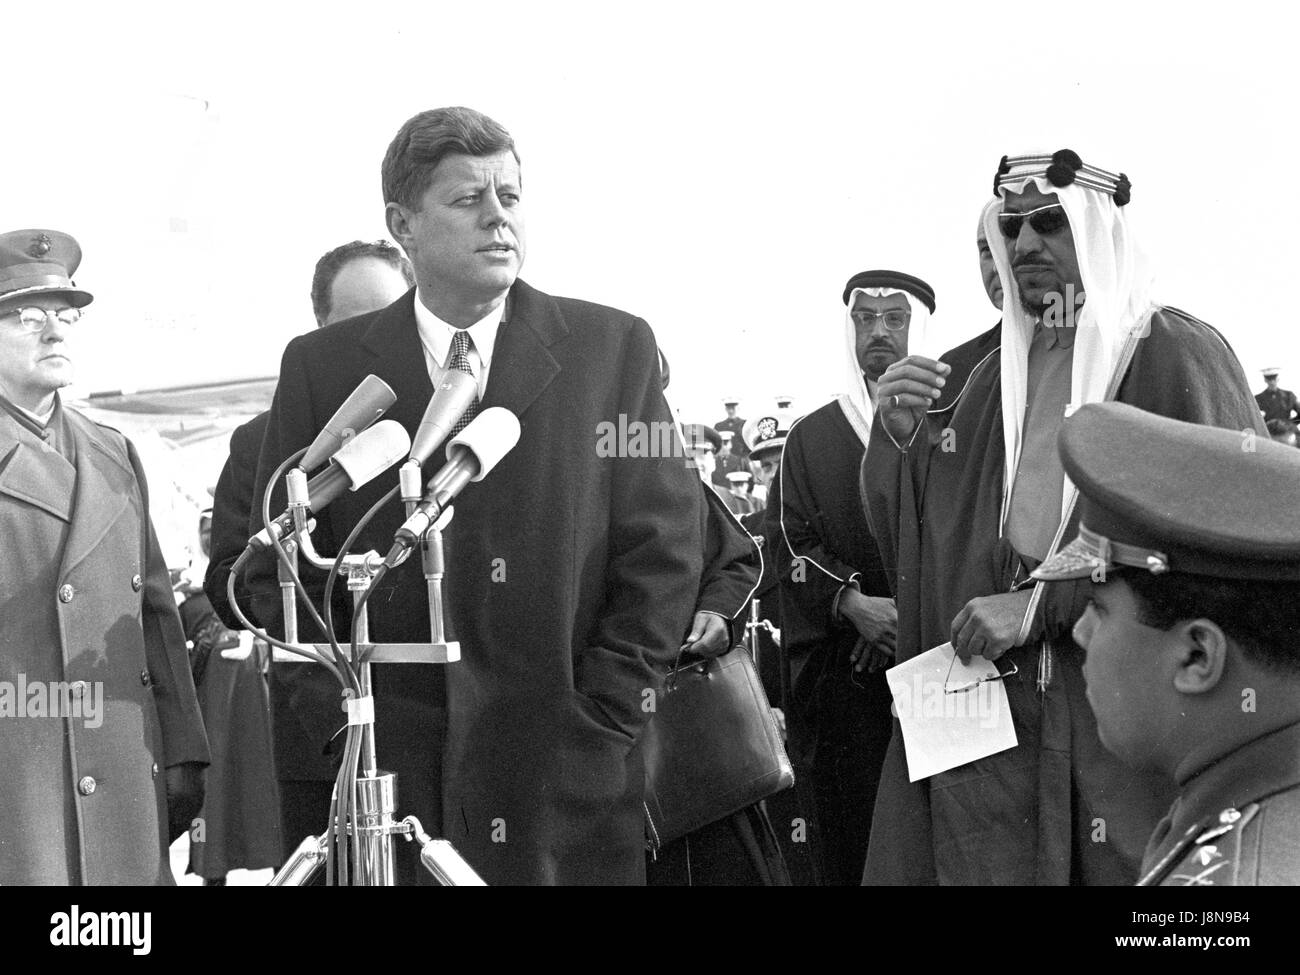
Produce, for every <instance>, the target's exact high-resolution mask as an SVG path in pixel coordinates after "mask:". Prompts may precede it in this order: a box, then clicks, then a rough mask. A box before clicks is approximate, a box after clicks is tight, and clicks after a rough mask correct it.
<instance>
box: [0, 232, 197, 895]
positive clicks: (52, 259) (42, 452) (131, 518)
mask: <svg viewBox="0 0 1300 975" xmlns="http://www.w3.org/2000/svg"><path fill="white" fill-rule="evenodd" d="M80 260H81V248H80V247H79V246H78V245H77V242H76V241H75V240H73V239H72V238H71V237H69V236H68V235H67V234H62V233H58V232H56V231H53V230H19V231H14V232H12V233H7V234H0V538H3V539H4V546H3V557H0V884H6V885H8V884H54V885H68V884H132V885H137V884H168V883H172V882H173V878H172V875H171V868H170V865H169V862H168V857H167V847H168V844H169V842H170V841H171V839H173V838H175V837H176V836H178V835H179V834H180V833H181V832H182V831H184V829H185V828H186V827H188V826H189V824H190V821H191V817H192V816H193V815H194V814H196V813H197V812H198V810H199V806H200V804H201V802H202V797H203V782H202V770H203V767H204V766H205V765H206V764H207V762H208V747H207V740H206V738H205V737H204V733H203V724H202V721H201V719H200V717H199V708H198V701H197V699H196V697H195V693H194V683H193V681H192V679H191V677H190V669H189V660H188V657H187V655H186V650H185V637H184V634H183V633H182V631H181V624H180V618H179V616H178V615H177V612H176V604H175V602H174V600H173V597H172V590H171V583H170V580H169V578H168V574H167V566H166V564H165V563H164V562H163V559H162V554H161V552H160V550H159V548H158V540H157V538H156V537H155V535H154V530H153V526H152V525H151V524H150V521H149V502H148V492H147V489H146V486H145V479H144V474H143V472H142V471H141V468H140V461H139V458H138V457H137V456H136V453H135V449H134V448H133V447H132V446H131V444H130V443H129V442H128V441H127V440H126V438H125V437H123V436H122V435H121V434H120V433H118V432H117V431H116V430H112V429H109V428H107V427H103V426H100V425H98V424H96V423H93V422H91V421H90V420H88V419H87V418H85V417H83V416H82V415H81V414H79V413H77V412H76V411H75V410H72V409H69V408H68V407H67V406H66V405H65V404H63V403H62V402H61V401H60V398H59V392H58V391H59V390H60V389H61V388H63V387H64V386H67V385H68V384H69V383H70V382H71V381H72V369H73V357H72V351H71V348H72V344H73V343H72V340H73V339H74V338H75V335H76V332H77V330H78V328H79V327H80V326H79V320H80V318H81V311H82V309H83V308H85V306H86V305H88V304H90V302H91V300H92V299H91V295H90V293H89V292H87V291H83V290H82V289H80V288H78V287H77V286H76V285H75V284H74V283H73V281H72V274H73V273H74V272H75V271H76V269H77V265H78V264H79V263H80Z"/></svg>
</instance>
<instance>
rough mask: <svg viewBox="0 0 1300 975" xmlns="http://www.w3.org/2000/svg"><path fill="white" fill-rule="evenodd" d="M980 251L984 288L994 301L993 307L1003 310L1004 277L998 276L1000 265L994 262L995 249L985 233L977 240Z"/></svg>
mask: <svg viewBox="0 0 1300 975" xmlns="http://www.w3.org/2000/svg"><path fill="white" fill-rule="evenodd" d="M975 244H976V246H977V247H978V248H979V252H980V276H981V277H983V279H984V290H985V292H987V294H988V296H989V301H991V302H993V307H994V308H996V309H998V311H1001V310H1002V279H1001V278H999V277H998V267H997V265H996V264H994V263H993V251H992V250H990V249H989V242H988V240H987V239H986V238H985V236H984V235H983V234H980V235H979V237H977V238H976V240H975Z"/></svg>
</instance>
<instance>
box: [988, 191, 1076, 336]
mask: <svg viewBox="0 0 1300 975" xmlns="http://www.w3.org/2000/svg"><path fill="white" fill-rule="evenodd" d="M1057 203H1059V198H1058V197H1057V195H1056V194H1055V193H1040V192H1039V191H1038V188H1037V187H1036V186H1035V185H1034V184H1033V183H1028V184H1026V186H1025V188H1024V190H1023V192H1020V193H1011V192H1008V193H1007V194H1006V197H1005V199H1004V200H1003V201H1002V212H1003V213H1004V214H1013V213H1029V212H1030V211H1031V210H1037V209H1038V208H1039V207H1046V206H1051V205H1052V204H1057ZM1061 215H1062V216H1064V213H1063V212H1062V213H1061ZM1005 223H1006V221H1004V220H999V221H998V224H999V229H1000V230H1001V228H1002V227H1003V226H1005ZM1003 239H1004V240H1006V245H1007V258H1008V259H1009V261H1010V263H1011V274H1012V276H1013V277H1014V278H1015V279H1016V286H1017V287H1018V288H1019V290H1020V303H1021V304H1022V305H1024V306H1025V308H1026V310H1028V311H1029V312H1031V313H1032V314H1035V315H1041V314H1042V313H1043V312H1044V311H1046V310H1047V309H1048V308H1049V307H1050V306H1052V305H1053V304H1054V303H1057V302H1059V303H1060V304H1059V307H1061V308H1065V309H1068V310H1069V311H1071V312H1072V311H1073V309H1074V306H1073V305H1072V304H1067V303H1066V298H1067V297H1068V293H1067V286H1073V293H1074V295H1076V296H1078V295H1081V294H1083V281H1082V279H1081V277H1080V274H1079V257H1078V254H1076V253H1075V249H1074V237H1073V236H1072V235H1071V233H1070V223H1069V221H1068V220H1064V221H1061V224H1060V226H1059V227H1058V228H1057V229H1056V230H1054V231H1052V232H1050V233H1046V234H1039V233H1038V232H1037V231H1035V230H1034V228H1033V226H1032V225H1031V223H1030V221H1029V220H1027V219H1026V220H1024V221H1022V222H1021V225H1020V232H1019V234H1018V235H1017V236H1016V237H1015V238H1014V239H1011V238H1007V237H1005V236H1004V238H1003Z"/></svg>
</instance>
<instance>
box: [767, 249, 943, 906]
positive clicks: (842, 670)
mask: <svg viewBox="0 0 1300 975" xmlns="http://www.w3.org/2000/svg"><path fill="white" fill-rule="evenodd" d="M842 298H843V301H844V319H843V325H842V326H841V327H842V333H841V334H842V335H843V343H844V344H843V347H842V348H843V360H842V361H843V363H844V369H845V373H844V380H843V383H844V384H843V386H842V387H841V388H842V389H844V390H845V391H844V392H843V393H841V394H840V396H839V397H838V398H837V399H835V400H832V401H831V402H830V403H827V404H826V405H825V406H823V407H821V408H820V409H818V410H814V411H813V412H812V413H810V414H808V415H807V416H805V417H803V418H802V419H800V420H798V421H797V422H795V424H794V425H793V426H792V427H791V428H790V433H789V435H788V436H787V437H786V441H785V447H784V449H783V450H782V455H781V466H780V470H779V473H778V474H777V479H778V482H779V493H780V503H779V505H778V507H777V509H776V513H777V520H778V521H779V524H778V525H777V526H774V527H775V529H776V530H775V531H774V533H773V534H774V535H776V536H777V564H778V577H779V579H780V586H781V613H782V619H783V623H782V626H783V634H784V646H785V652H786V653H787V654H788V655H789V658H790V671H791V676H792V680H793V702H792V707H791V711H792V714H791V715H789V716H788V717H789V720H790V736H791V759H792V761H793V762H794V764H795V776H796V778H799V777H800V776H804V777H805V779H806V780H807V783H811V785H812V790H813V792H814V794H815V797H816V802H815V805H816V810H817V811H816V818H817V826H818V829H817V830H815V831H814V849H815V850H816V851H818V855H819V859H820V861H821V863H820V866H821V869H822V872H823V875H824V878H825V880H826V882H827V883H829V884H856V883H857V882H858V879H859V878H860V877H861V875H862V864H863V862H864V860H865V859H866V851H867V836H868V833H869V832H870V827H871V808H872V805H873V803H874V802H875V796H876V783H877V782H878V781H879V778H880V768H881V763H882V762H883V761H884V756H885V749H886V748H887V747H888V744H889V734H890V716H889V690H888V688H887V686H886V684H885V679H884V669H883V668H884V667H885V666H886V665H887V664H888V663H889V659H890V658H891V657H892V656H893V652H894V630H895V625H896V624H895V619H896V617H895V612H894V604H893V601H892V600H891V599H890V598H889V588H888V582H887V580H886V579H885V574H884V570H883V567H882V566H881V564H880V556H879V554H878V552H877V549H876V544H875V542H874V541H873V540H872V538H871V533H870V532H869V531H868V530H867V525H866V520H865V518H864V517H863V514H862V505H861V502H860V500H859V497H858V471H859V468H860V466H861V464H862V458H863V455H864V453H865V452H866V450H867V441H868V439H869V438H870V436H871V416H872V412H873V410H874V409H875V407H876V403H877V402H878V396H877V385H878V383H879V380H880V377H881V375H882V374H883V373H884V371H885V369H886V368H887V367H888V366H889V365H890V364H891V363H893V362H895V361H896V360H898V359H899V358H900V357H902V356H903V355H905V354H906V353H907V350H908V348H909V346H910V347H912V348H916V347H917V344H918V343H919V342H921V341H923V339H922V338H921V337H922V336H923V333H924V332H925V329H926V325H927V321H928V318H929V316H930V314H931V313H932V312H933V311H934V307H935V305H934V291H933V289H931V287H930V286H929V285H928V284H926V283H925V282H924V281H922V280H920V279H919V278H915V277H913V276H912V275H910V274H902V273H900V272H897V271H884V270H877V271H864V272H862V273H860V274H855V275H854V276H853V277H852V278H850V279H849V281H848V283H847V284H846V285H845V287H844V292H843V294H842ZM891 449H892V448H891ZM768 518H769V520H771V519H772V518H773V513H772V509H771V507H769V512H768ZM807 783H805V784H807Z"/></svg>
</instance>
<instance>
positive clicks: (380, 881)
mask: <svg viewBox="0 0 1300 975" xmlns="http://www.w3.org/2000/svg"><path fill="white" fill-rule="evenodd" d="M408 470H409V469H408V468H406V467H404V468H403V469H402V480H401V488H402V498H403V500H404V501H405V502H406V508H407V515H408V517H409V515H410V514H411V512H412V511H413V510H414V508H415V505H416V504H417V503H418V502H419V500H420V497H421V486H420V479H419V474H420V471H419V468H418V467H415V468H414V471H413V475H412V474H408ZM305 477H306V475H305V474H303V473H302V472H301V471H293V472H291V473H290V474H289V481H290V485H289V497H290V502H289V507H290V509H291V511H292V512H293V523H294V531H293V533H292V534H291V535H290V536H289V537H288V538H287V539H286V540H285V541H284V543H283V545H284V548H285V550H286V553H287V554H289V560H288V561H289V563H290V566H292V565H295V564H296V560H297V558H299V557H301V558H304V559H306V560H307V562H308V563H310V564H311V565H314V566H316V567H317V568H319V569H322V570H325V571H333V568H334V563H335V560H334V559H326V558H323V557H322V556H320V555H319V554H318V553H317V552H316V550H315V548H314V546H313V545H312V541H311V527H312V526H311V524H310V523H309V521H308V510H307V504H306V491H305V490H303V489H302V484H295V483H294V482H295V480H299V481H302V482H303V483H305ZM451 516H452V510H451V509H450V508H448V509H447V510H446V511H445V512H444V514H443V516H442V517H441V518H440V519H439V520H438V521H437V522H435V523H434V524H433V525H431V526H430V527H429V528H428V530H427V531H425V532H424V534H423V535H422V536H421V539H420V556H421V561H422V564H423V570H424V578H425V584H426V586H427V588H428V594H429V633H430V639H429V642H428V643H374V642H372V641H371V639H370V621H369V608H368V605H367V600H366V599H365V598H364V597H365V596H366V593H367V592H368V591H369V589H370V588H371V586H372V585H373V583H374V581H375V579H376V577H377V576H378V575H380V573H381V570H382V567H383V562H384V560H383V557H382V556H381V555H379V553H377V552H375V551H373V550H372V551H370V552H366V553H364V554H360V555H352V554H349V555H346V556H344V557H343V559H342V571H343V574H344V576H345V578H346V580H347V584H348V590H349V591H350V592H351V593H352V598H353V606H354V608H355V612H356V615H355V621H354V625H355V630H356V642H355V643H354V644H352V645H351V648H350V650H349V649H348V648H347V647H345V653H347V654H348V663H349V664H350V665H352V666H354V667H355V668H356V669H357V672H358V676H359V680H360V691H361V692H360V696H359V697H355V698H350V699H349V700H348V702H347V711H348V723H349V724H350V725H358V726H359V727H360V733H361V758H360V774H358V775H357V776H356V778H355V795H356V803H355V815H353V816H350V817H348V820H347V834H348V835H347V840H348V841H349V842H350V843H351V844H353V845H354V847H355V850H356V853H357V857H356V863H357V866H358V869H357V870H356V871H354V873H353V875H351V876H350V878H349V880H350V883H351V884H352V885H353V886H364V887H391V886H393V885H394V883H395V877H396V868H395V861H396V852H395V849H394V844H393V838H394V837H396V836H403V837H405V839H406V840H407V841H408V842H410V841H412V840H414V841H416V842H418V843H419V844H420V862H421V863H422V864H423V865H424V867H425V868H426V869H427V870H428V871H429V872H430V873H431V874H433V876H434V877H435V878H437V879H438V881H439V883H441V884H444V885H454V886H486V885H485V884H484V882H483V880H482V879H481V878H480V877H479V876H478V875H477V874H476V873H475V872H474V871H473V869H472V868H471V867H470V866H469V864H468V863H466V862H465V860H464V859H463V858H461V857H460V856H459V854H457V853H456V851H455V850H454V849H453V848H452V847H451V844H450V843H448V842H447V841H446V840H436V839H432V838H431V837H430V836H429V835H428V834H427V833H426V832H425V831H424V829H423V827H422V826H421V824H420V821H419V820H418V819H417V818H416V817H414V816H407V817H405V818H402V819H398V818H397V806H398V791H397V776H396V775H395V774H393V773H392V772H385V771H383V770H381V769H380V768H379V763H378V758H377V755H376V749H375V716H374V697H373V694H372V688H373V683H372V675H371V666H372V665H373V664H403V663H434V664H447V663H454V662H455V661H458V660H459V659H460V645H459V643H457V642H456V641H454V640H453V641H448V640H447V638H446V631H445V620H444V615H443V598H442V596H443V594H442V581H443V578H444V576H445V574H446V562H445V559H444V556H443V544H442V529H443V527H445V526H446V524H447V523H448V522H449V521H450V520H451ZM403 560H404V559H403ZM398 564H400V562H399V563H398ZM279 580H280V588H281V599H282V605H283V609H284V633H285V640H284V642H285V643H288V644H293V645H297V646H299V647H302V648H304V649H307V650H311V651H315V652H316V653H317V654H320V655H322V656H329V655H331V654H332V653H333V647H332V645H331V644H328V643H313V644H300V643H299V640H298V616H297V612H298V608H297V600H296V597H295V579H294V577H293V574H291V569H290V568H289V567H286V565H285V564H284V562H281V563H280V575H279ZM272 659H273V661H276V662H285V661H293V662H300V661H301V660H302V656H301V655H300V654H295V653H293V652H290V651H288V650H285V649H282V648H280V647H273V650H272ZM338 798H339V799H340V800H341V799H342V797H338ZM334 829H335V827H334V825H333V824H331V827H330V829H329V830H327V831H326V832H325V833H323V834H321V835H319V836H309V837H307V838H306V839H304V840H303V841H302V843H300V844H299V846H298V848H297V849H296V850H295V851H294V853H293V855H292V856H291V857H289V859H288V860H287V861H286V862H285V864H284V866H282V867H281V868H280V870H279V871H277V872H276V874H275V876H274V877H273V878H272V879H271V882H270V886H272V887H289V886H303V885H305V884H307V883H310V882H311V880H312V878H313V877H314V876H315V875H316V873H317V872H319V870H320V869H321V868H322V867H323V866H324V865H325V862H326V858H327V855H328V846H329V843H330V841H331V833H332V832H333V831H334Z"/></svg>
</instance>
